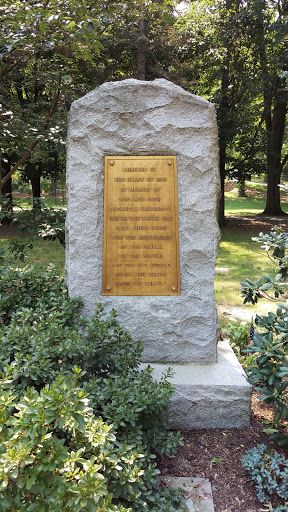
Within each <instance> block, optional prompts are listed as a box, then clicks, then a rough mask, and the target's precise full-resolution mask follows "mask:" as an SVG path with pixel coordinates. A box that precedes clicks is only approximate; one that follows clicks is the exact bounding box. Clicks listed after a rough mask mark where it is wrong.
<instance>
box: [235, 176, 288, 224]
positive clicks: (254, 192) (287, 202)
mask: <svg viewBox="0 0 288 512" xmlns="http://www.w3.org/2000/svg"><path fill="white" fill-rule="evenodd" d="M265 193H266V187H265V185H260V184H253V183H250V182H248V183H247V184H246V194H247V197H238V188H237V187H235V188H234V189H233V190H231V192H228V193H226V194H225V215H228V216H229V215H237V216H246V215H248V216H249V215H259V214H260V213H262V212H263V210H264V208H265ZM281 206H282V209H283V211H284V212H285V213H288V197H287V194H285V193H284V192H281Z"/></svg>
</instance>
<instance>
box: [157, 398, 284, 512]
mask: <svg viewBox="0 0 288 512" xmlns="http://www.w3.org/2000/svg"><path fill="white" fill-rule="evenodd" d="M271 419H272V410H271V408H270V407H269V406H267V405H266V404H265V403H263V402H262V401H260V400H258V399H257V397H256V393H254V394H253V398H252V410H251V426H250V427H249V428H245V429H227V430H226V429H210V430H191V431H186V432H183V437H184V446H183V447H181V448H179V449H178V452H177V454H176V455H173V456H172V457H168V458H166V459H161V460H160V461H159V468H160V469H161V473H162V474H163V475H170V476H189V477H195V478H207V479H209V480H210V482H211V486H212V494H213V501H214V507H215V512H262V511H263V512H264V511H265V512H268V511H269V510H271V506H273V507H275V506H276V504H277V503H278V504H282V505H283V504H284V503H285V502H284V500H282V502H281V501H278V502H277V500H275V498H274V497H272V501H271V502H270V503H268V504H267V505H266V504H265V505H264V504H261V503H260V502H259V500H258V498H257V495H256V490H255V487H254V484H253V483H252V481H251V480H250V478H249V477H248V474H247V473H246V470H245V469H244V468H243V466H242V464H241V462H240V459H241V458H242V457H243V455H244V453H245V452H246V451H247V450H249V449H251V448H253V447H254V446H256V445H257V444H265V445H266V446H267V448H271V449H276V450H277V451H278V452H279V453H280V454H282V455H284V456H285V457H288V447H280V446H278V445H276V444H275V443H274V442H273V440H272V438H271V437H270V436H268V435H267V434H265V433H264V432H263V429H264V428H267V425H266V424H265V423H264V420H267V421H269V420H271ZM283 431H286V432H288V422H287V421H286V422H285V424H284V425H283ZM212 459H214V460H215V459H218V460H219V459H220V460H219V462H213V461H212ZM286 505H287V506H288V496H287V502H286ZM269 506H270V508H269Z"/></svg>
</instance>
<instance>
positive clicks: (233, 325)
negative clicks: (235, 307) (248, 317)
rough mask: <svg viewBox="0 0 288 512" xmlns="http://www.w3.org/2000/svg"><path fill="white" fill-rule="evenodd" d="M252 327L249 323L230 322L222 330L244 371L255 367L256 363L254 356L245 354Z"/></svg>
mask: <svg viewBox="0 0 288 512" xmlns="http://www.w3.org/2000/svg"><path fill="white" fill-rule="evenodd" d="M250 327H251V324H249V322H236V321H235V322H229V323H228V324H227V325H226V326H225V328H223V329H222V333H223V337H224V339H228V341H229V343H230V345H231V347H232V349H233V351H234V353H235V354H236V356H237V359H238V361H239V362H240V364H241V366H242V367H243V368H244V369H245V368H247V367H249V366H253V364H254V362H255V355H254V354H245V349H246V347H247V345H248V343H249V333H250Z"/></svg>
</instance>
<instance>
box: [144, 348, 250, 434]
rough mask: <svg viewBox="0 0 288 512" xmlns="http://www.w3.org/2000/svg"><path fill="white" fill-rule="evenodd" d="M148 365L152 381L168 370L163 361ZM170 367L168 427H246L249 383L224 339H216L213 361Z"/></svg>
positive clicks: (247, 423) (187, 428)
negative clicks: (170, 398)
mask: <svg viewBox="0 0 288 512" xmlns="http://www.w3.org/2000/svg"><path fill="white" fill-rule="evenodd" d="M150 366H152V368H153V377H154V378H155V379H156V380H160V379H161V377H162V375H163V373H165V372H166V371H167V369H168V365H164V364H151V365H150ZM144 367H145V365H144V364H143V365H141V368H144ZM171 367H172V371H173V376H172V378H171V379H169V380H170V382H171V384H172V386H173V387H174V388H175V392H174V394H173V397H172V400H171V404H170V406H169V418H170V427H171V428H173V429H181V430H192V429H194V428H244V427H248V426H249V424H250V398H251V385H250V384H249V382H248V380H247V378H246V376H245V372H244V370H243V369H242V367H241V365H240V363H239V362H238V360H237V358H236V356H235V354H234V352H233V350H232V348H231V347H230V345H229V343H228V342H224V341H221V342H219V344H218V357H217V363H216V364H206V365H205V364H195V363H190V364H186V365H184V364H173V365H171Z"/></svg>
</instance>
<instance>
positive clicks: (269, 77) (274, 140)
mask: <svg viewBox="0 0 288 512" xmlns="http://www.w3.org/2000/svg"><path fill="white" fill-rule="evenodd" d="M255 7H256V9H255V10H254V16H255V25H256V27H257V30H256V33H257V37H256V40H255V43H254V44H255V50H256V51H257V53H258V55H259V71H260V77H261V85H262V94H263V118H264V122H265V129H266V148H265V153H266V161H267V201H266V207H265V210H264V212H263V214H265V215H284V212H283V211H282V209H281V205H280V190H279V185H280V178H281V173H282V170H283V166H284V164H285V162H286V161H287V159H288V154H286V155H285V156H283V155H282V151H283V140H284V132H285V125H286V115H287V99H288V91H287V70H288V59H287V50H288V47H287V26H286V23H287V15H288V3H287V0H283V1H281V0H278V2H277V3H276V2H267V0H258V1H256V2H255Z"/></svg>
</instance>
